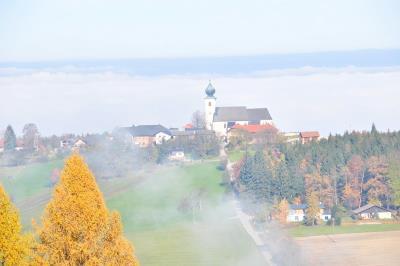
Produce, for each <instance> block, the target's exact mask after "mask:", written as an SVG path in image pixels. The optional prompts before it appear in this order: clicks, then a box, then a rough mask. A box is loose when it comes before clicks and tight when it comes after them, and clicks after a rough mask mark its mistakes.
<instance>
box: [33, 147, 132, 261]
mask: <svg viewBox="0 0 400 266" xmlns="http://www.w3.org/2000/svg"><path fill="white" fill-rule="evenodd" d="M37 234H38V239H39V243H38V245H37V248H36V256H35V262H36V264H38V265H135V266H136V265H139V263H138V261H137V259H136V258H135V256H134V251H133V247H132V246H131V244H130V243H129V242H128V241H127V240H126V239H125V238H124V237H123V235H122V225H121V222H120V217H119V215H118V213H116V212H113V213H110V212H109V211H108V210H107V207H106V204H105V202H104V199H103V196H102V193H101V192H100V190H99V188H98V186H97V184H96V180H95V177H94V176H93V174H92V173H91V171H90V169H89V167H88V166H87V165H86V163H85V162H84V160H83V158H82V157H81V156H80V155H78V154H73V155H72V156H71V157H70V158H68V160H67V161H66V164H65V167H64V169H63V171H62V173H61V177H60V182H59V183H58V185H57V186H56V188H55V190H54V192H53V198H52V199H51V201H50V202H49V204H48V205H47V207H46V210H45V213H44V215H43V217H42V227H41V228H37Z"/></svg>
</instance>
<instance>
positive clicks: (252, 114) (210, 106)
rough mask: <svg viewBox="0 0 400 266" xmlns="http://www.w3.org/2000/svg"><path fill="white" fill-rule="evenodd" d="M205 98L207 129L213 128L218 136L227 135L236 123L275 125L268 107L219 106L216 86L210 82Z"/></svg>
mask: <svg viewBox="0 0 400 266" xmlns="http://www.w3.org/2000/svg"><path fill="white" fill-rule="evenodd" d="M205 92H206V97H205V98H204V108H205V123H206V129H208V130H213V131H215V133H216V134H217V135H218V136H221V137H226V136H227V134H228V131H229V130H230V129H231V128H232V127H233V126H235V125H267V124H269V125H273V121H272V117H271V115H270V113H269V111H268V109H267V108H247V107H245V106H227V107H217V106H216V103H217V98H216V97H215V96H214V94H215V88H214V87H213V86H212V85H211V83H209V84H208V86H207V88H206V90H205Z"/></svg>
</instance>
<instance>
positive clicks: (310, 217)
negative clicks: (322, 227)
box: [305, 191, 320, 225]
mask: <svg viewBox="0 0 400 266" xmlns="http://www.w3.org/2000/svg"><path fill="white" fill-rule="evenodd" d="M319 212H320V204H319V200H318V196H317V193H316V192H314V191H312V192H309V193H308V194H307V209H306V220H305V223H306V224H307V225H316V224H317V223H318V220H319Z"/></svg>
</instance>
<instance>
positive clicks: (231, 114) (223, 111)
mask: <svg viewBox="0 0 400 266" xmlns="http://www.w3.org/2000/svg"><path fill="white" fill-rule="evenodd" d="M247 118H248V116H247V109H246V107H244V106H229V107H217V108H215V113H214V122H227V121H247V120H248V119H247Z"/></svg>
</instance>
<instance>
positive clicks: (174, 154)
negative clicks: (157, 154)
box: [168, 150, 186, 162]
mask: <svg viewBox="0 0 400 266" xmlns="http://www.w3.org/2000/svg"><path fill="white" fill-rule="evenodd" d="M185 159H186V157H185V152H184V151H183V150H174V151H171V152H170V153H169V155H168V160H170V161H181V162H182V161H185Z"/></svg>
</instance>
